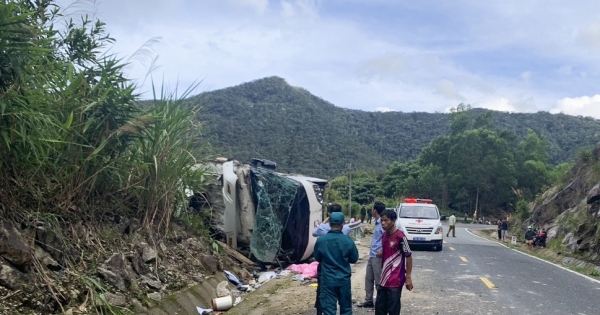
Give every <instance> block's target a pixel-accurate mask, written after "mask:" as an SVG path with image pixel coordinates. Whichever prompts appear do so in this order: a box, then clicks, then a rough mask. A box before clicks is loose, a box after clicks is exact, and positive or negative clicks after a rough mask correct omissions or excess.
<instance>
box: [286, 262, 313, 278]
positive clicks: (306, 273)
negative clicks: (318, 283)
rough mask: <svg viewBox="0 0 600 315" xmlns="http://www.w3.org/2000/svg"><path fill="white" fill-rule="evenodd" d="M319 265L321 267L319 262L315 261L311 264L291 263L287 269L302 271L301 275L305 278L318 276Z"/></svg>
mask: <svg viewBox="0 0 600 315" xmlns="http://www.w3.org/2000/svg"><path fill="white" fill-rule="evenodd" d="M318 267H319V262H318V261H314V262H312V263H310V264H300V265H296V264H294V265H290V266H289V267H288V268H287V269H288V270H291V271H295V272H297V273H300V275H301V276H302V277H304V278H316V277H317V268H318Z"/></svg>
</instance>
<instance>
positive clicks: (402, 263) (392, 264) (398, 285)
mask: <svg viewBox="0 0 600 315" xmlns="http://www.w3.org/2000/svg"><path fill="white" fill-rule="evenodd" d="M396 218H397V215H396V212H394V211H391V210H385V211H383V212H382V213H381V226H382V227H383V229H384V231H385V233H383V238H382V241H381V245H382V246H381V247H382V248H381V249H382V255H381V257H382V259H383V266H382V270H381V280H380V283H379V285H380V287H379V289H378V290H377V300H376V301H375V315H400V310H401V308H402V305H401V298H402V287H403V286H404V285H406V289H407V290H409V291H411V290H412V289H413V282H412V275H411V274H412V252H411V251H410V247H409V246H408V240H407V239H406V236H405V235H404V233H402V231H400V230H398V228H396Z"/></svg>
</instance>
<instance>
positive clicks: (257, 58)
mask: <svg viewBox="0 0 600 315" xmlns="http://www.w3.org/2000/svg"><path fill="white" fill-rule="evenodd" d="M59 1H61V2H67V1H71V0H59ZM79 1H80V2H84V3H85V2H91V0H79ZM98 3H99V5H98V10H97V11H98V16H99V18H101V19H102V20H104V21H106V22H107V28H108V30H109V32H110V33H111V35H112V37H114V38H116V40H117V41H116V44H115V45H114V48H113V49H112V51H113V52H115V53H118V55H119V56H121V57H124V58H127V56H129V55H131V54H132V53H133V52H135V51H136V50H137V49H138V48H139V47H140V46H142V45H143V44H144V43H145V42H146V41H147V40H148V39H151V38H154V37H161V38H162V40H161V41H160V42H159V43H156V44H154V45H153V46H152V48H153V49H154V51H155V52H156V55H158V56H159V59H158V65H160V66H161V68H160V69H159V70H158V71H156V72H154V73H153V76H154V78H155V80H161V79H162V78H163V77H164V78H165V81H166V82H167V83H168V84H170V85H174V84H176V82H177V81H179V85H180V86H181V87H182V88H185V87H187V86H189V85H190V84H191V82H193V81H194V80H198V79H203V81H202V84H201V85H200V87H199V89H200V91H198V92H201V91H206V90H212V89H219V88H225V87H228V86H233V85H237V84H240V83H242V82H248V81H252V80H255V79H258V78H262V77H265V76H271V75H277V76H280V77H283V78H285V79H286V80H287V81H288V82H289V83H290V84H292V85H295V86H300V87H303V88H305V89H307V90H308V91H310V92H311V93H313V94H315V95H317V96H319V97H321V98H323V99H325V100H327V101H330V102H331V103H333V104H335V105H337V106H340V107H345V108H356V109H363V110H368V111H373V110H378V109H394V110H398V111H404V112H412V111H427V112H434V111H441V110H443V109H444V108H449V107H453V106H456V105H457V104H458V103H460V102H464V103H469V104H472V105H473V106H474V107H486V108H490V109H497V110H504V111H533V112H535V111H538V110H549V109H550V108H552V107H553V106H554V105H555V104H557V100H558V99H560V98H562V97H564V95H594V94H596V93H598V91H597V87H596V82H597V81H598V79H599V78H598V77H599V76H600V54H594V53H590V51H589V49H590V47H591V48H594V47H596V46H598V48H599V49H600V43H596V42H597V41H599V40H600V36H597V35H600V23H597V22H596V21H597V16H596V12H597V10H596V6H597V5H596V4H593V3H592V1H589V2H577V3H576V4H575V3H568V4H558V3H556V4H554V5H552V6H548V5H544V4H543V3H541V2H540V1H526V2H522V1H521V2H518V1H516V0H508V1H498V2H494V1H480V0H456V1H440V3H438V4H436V5H431V4H429V3H427V2H404V1H392V0H378V1H367V0H353V1H349V0H326V1H324V0H202V1H185V0H169V1H166V0H126V1H124V0H102V1H99V2H98ZM356 5H358V6H356ZM339 6H343V7H344V9H343V10H340V9H339ZM516 8H518V10H516ZM440 13H443V14H442V15H440ZM457 13H460V14H457ZM386 16H388V17H389V16H394V17H395V18H393V19H387V18H386ZM433 16H436V17H437V16H444V18H442V19H439V18H432V17H433ZM402 17H410V18H402ZM403 21H404V22H403ZM532 60H535V62H532ZM557 65H563V66H561V67H560V68H558V67H559V66H557ZM557 68H558V69H557ZM581 69H585V71H586V72H585V73H583V72H581V71H582V70H581ZM127 71H128V73H129V74H130V77H133V78H136V79H140V80H141V79H143V78H144V76H145V75H146V73H147V72H148V64H147V63H146V64H142V63H141V62H140V61H139V60H133V62H132V65H131V66H129V67H127ZM533 73H535V74H536V76H535V77H532V74H533ZM567 74H571V75H572V79H573V80H565V78H564V75H567ZM523 82H526V83H527V84H524V83H523ZM158 83H160V82H158ZM142 90H143V91H148V90H149V84H148V82H146V84H145V86H143V87H142Z"/></svg>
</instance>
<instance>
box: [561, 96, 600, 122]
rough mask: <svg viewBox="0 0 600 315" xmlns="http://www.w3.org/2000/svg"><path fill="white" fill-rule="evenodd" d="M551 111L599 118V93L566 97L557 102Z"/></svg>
mask: <svg viewBox="0 0 600 315" xmlns="http://www.w3.org/2000/svg"><path fill="white" fill-rule="evenodd" d="M550 112H551V113H553V114H557V113H564V114H568V115H575V116H579V115H581V116H591V117H594V118H597V119H600V94H596V95H594V96H592V97H589V96H581V97H574V98H570V97H566V98H563V99H561V100H559V101H558V102H556V106H555V107H554V108H552V109H551V110H550Z"/></svg>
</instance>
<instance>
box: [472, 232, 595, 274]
mask: <svg viewBox="0 0 600 315" xmlns="http://www.w3.org/2000/svg"><path fill="white" fill-rule="evenodd" d="M465 230H466V231H467V232H468V233H469V234H471V235H473V236H475V237H479V238H481V239H484V240H486V241H488V242H490V243H495V244H498V245H501V246H504V247H506V248H508V249H510V250H512V251H515V252H517V253H519V254H523V255H525V256H529V257H531V258H535V259H537V260H539V261H543V262H545V263H547V264H550V265H552V266H554V267H558V268H560V269H563V270H565V271H568V272H570V273H574V274H576V275H578V276H581V277H583V278H586V279H588V280H590V281H592V282H595V283H600V280H598V279H594V278H592V277H590V276H586V275H584V274H582V273H579V272H577V271H575V270H571V269H569V268H567V267H563V266H561V265H559V264H557V263H554V262H551V261H548V260H545V259H542V258H539V257H536V256H533V255H530V254H527V253H524V252H522V251H520V250H516V249H514V248H510V247H508V246H506V245H504V244H502V243H497V242H494V241H491V240H489V239H487V238H485V237H481V236H479V235H475V234H474V233H473V232H471V231H470V229H469V228H465Z"/></svg>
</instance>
